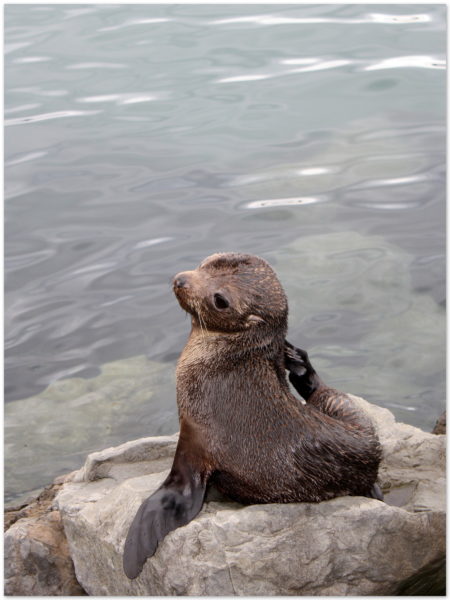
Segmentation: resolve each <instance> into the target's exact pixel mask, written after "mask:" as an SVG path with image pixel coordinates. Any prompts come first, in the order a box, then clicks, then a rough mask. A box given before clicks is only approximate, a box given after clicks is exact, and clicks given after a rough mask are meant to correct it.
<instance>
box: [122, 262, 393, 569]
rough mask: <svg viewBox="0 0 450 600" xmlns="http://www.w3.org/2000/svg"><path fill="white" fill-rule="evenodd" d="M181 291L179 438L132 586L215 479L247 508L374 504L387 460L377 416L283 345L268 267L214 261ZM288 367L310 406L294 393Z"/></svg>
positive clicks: (129, 546)
mask: <svg viewBox="0 0 450 600" xmlns="http://www.w3.org/2000/svg"><path fill="white" fill-rule="evenodd" d="M173 288H174V292H175V295H176V297H177V299H178V301H179V303H180V305H181V307H182V308H183V309H184V310H186V311H187V312H188V313H189V314H190V315H191V320H192V329H191V333H190V335H189V339H188V342H187V344H186V346H185V348H184V349H183V351H182V354H181V356H180V359H179V362H178V366H177V404H178V412H179V419H180V437H179V440H178V445H177V449H176V453H175V457H174V462H173V465H172V469H171V471H170V473H169V475H168V477H167V479H166V480H165V481H164V483H163V484H162V485H161V487H160V488H159V489H158V490H157V491H156V492H155V493H154V494H153V495H151V496H150V497H149V498H147V500H145V501H144V502H143V503H142V505H141V506H140V508H139V510H138V511H137V513H136V516H135V517H134V520H133V522H132V524H131V526H130V529H129V531H128V535H127V538H126V541H125V547H124V557H123V566H124V571H125V573H126V575H127V576H128V577H129V578H130V579H134V578H135V577H137V576H138V575H139V573H140V572H141V570H142V567H143V565H144V563H145V561H146V559H147V558H148V557H150V556H152V555H153V554H154V552H155V551H156V548H157V545H158V543H159V542H160V541H161V540H162V539H163V538H164V537H165V536H166V535H167V534H168V533H169V532H170V531H172V530H173V529H175V528H177V527H180V526H181V525H185V524H187V523H188V522H189V521H191V520H192V519H193V518H194V517H195V516H196V515H197V514H198V512H199V511H200V509H201V506H202V504H203V499H204V496H205V492H206V488H207V485H208V484H209V483H214V484H215V485H216V486H217V487H218V488H219V490H220V491H222V492H223V493H225V494H226V495H227V496H229V497H231V498H233V499H235V500H237V501H239V502H243V503H267V502H319V501H321V500H326V499H329V498H334V497H336V496H344V495H362V496H373V495H374V492H373V487H374V484H375V480H376V478H377V472H378V465H379V462H380V458H381V449H380V445H379V442H378V439H377V437H376V435H375V432H374V429H373V427H372V425H371V424H370V422H369V421H368V419H367V418H366V417H364V416H362V415H361V414H360V413H359V411H358V410H357V409H356V408H355V407H354V406H352V403H351V400H350V398H348V397H347V396H345V395H343V394H339V393H338V392H336V393H334V391H332V392H331V393H330V392H329V391H328V390H330V388H326V386H324V385H323V384H322V383H321V380H320V379H319V378H318V376H317V374H316V373H315V371H314V369H313V368H312V366H311V365H310V363H309V360H308V359H307V357H306V359H305V356H303V355H302V354H301V353H302V352H303V351H301V350H299V349H296V348H294V347H293V346H292V345H290V344H288V343H286V344H285V336H286V331H287V316H288V305H287V299H286V295H285V293H284V290H283V288H282V286H281V284H280V282H279V280H278V278H277V276H276V275H275V273H274V271H273V270H272V268H271V267H270V265H269V264H268V263H267V262H266V261H265V260H263V259H262V258H259V257H256V256H252V255H249V254H238V253H223V254H213V255H212V256H210V257H208V258H206V259H205V260H204V261H203V262H202V263H201V264H200V266H199V267H197V268H196V269H195V270H193V271H186V272H183V273H179V274H178V275H176V276H175V278H174V281H173ZM286 366H287V367H288V368H289V369H290V371H291V375H290V376H291V378H292V380H293V384H294V386H295V387H296V388H297V389H298V390H300V393H301V394H302V395H303V394H304V395H305V396H306V398H305V400H307V403H306V404H305V405H303V404H302V403H301V402H300V400H299V399H297V398H295V397H294V396H293V395H292V394H291V392H290V390H289V385H288V382H287V379H286V370H285V369H286Z"/></svg>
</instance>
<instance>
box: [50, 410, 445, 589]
mask: <svg viewBox="0 0 450 600" xmlns="http://www.w3.org/2000/svg"><path fill="white" fill-rule="evenodd" d="M355 401H356V402H358V403H359V404H361V406H363V407H364V409H365V410H367V412H368V413H369V414H370V415H371V417H372V418H373V420H374V422H375V424H376V426H377V429H378V431H379V435H380V440H381V443H382V445H383V448H384V459H383V462H382V465H381V469H380V482H381V484H382V487H383V489H384V491H385V493H386V503H382V502H379V501H377V500H372V499H368V498H361V497H343V498H336V499H333V500H330V501H327V502H321V503H319V504H309V503H297V504H267V505H252V506H245V507H244V506H242V505H240V504H237V503H233V502H230V501H223V500H222V501H217V500H215V499H213V498H212V497H210V496H209V497H208V498H207V501H206V502H205V504H204V506H203V509H202V511H201V512H200V514H199V515H198V516H197V517H196V518H195V519H194V520H193V521H191V523H189V524H188V525H187V526H185V527H181V528H179V529H177V530H175V531H173V532H171V533H170V534H169V535H168V536H167V537H166V538H165V539H164V541H163V542H162V544H161V545H160V547H159V548H158V550H157V552H156V554H155V555H154V556H153V557H152V558H151V559H150V560H148V561H147V563H146V565H145V566H144V569H143V571H142V573H141V575H140V576H139V577H138V578H137V579H136V580H134V581H130V580H128V579H127V578H126V577H125V575H124V573H123V570H122V550H123V544H124V540H125V536H126V533H127V530H128V527H129V525H130V522H131V520H132V518H133V516H134V514H135V512H136V510H137V508H138V507H139V505H140V503H141V501H142V500H143V499H144V498H146V497H147V496H148V495H149V494H151V493H152V492H153V491H154V490H155V489H156V488H157V487H158V486H159V485H160V483H161V482H162V481H163V479H164V478H165V477H166V475H167V469H168V468H169V467H170V464H171V461H172V457H173V453H174V449H175V444H176V436H172V437H166V438H144V439H142V440H136V441H134V442H129V443H127V444H123V445H122V446H119V447H117V448H110V449H108V450H105V451H103V452H98V453H95V454H92V455H90V456H89V457H88V460H87V461H86V464H85V466H84V467H83V469H82V470H81V471H79V472H78V473H76V474H75V475H74V476H73V477H72V481H71V482H68V483H65V485H64V486H63V487H62V489H61V491H60V492H59V494H58V496H57V498H56V505H57V507H58V508H59V510H60V511H61V514H62V518H63V523H64V528H65V532H66V535H67V538H68V542H69V547H70V553H71V556H72V558H73V561H74V564H75V571H76V575H77V578H78V581H79V582H80V583H81V584H82V586H83V588H84V589H85V590H86V591H87V592H88V593H89V594H90V595H97V596H102V595H214V596H216V595H226V596H234V595H322V596H323V595H338V596H343V595H389V594H395V593H396V591H397V590H399V589H401V586H402V585H403V588H402V589H407V588H405V586H408V585H409V584H408V582H409V581H413V582H414V585H415V586H416V588H417V585H418V584H417V581H416V580H417V577H421V578H422V579H423V578H425V579H426V577H427V575H426V573H427V568H429V570H430V572H432V573H433V577H434V578H436V568H437V567H436V564H437V565H441V563H442V559H443V556H444V553H445V466H444V464H445V456H444V453H445V438H444V437H443V436H435V435H432V434H430V433H425V432H423V431H421V430H419V429H416V428H415V427H412V426H410V425H404V424H402V423H396V422H395V419H394V417H393V415H392V413H390V412H389V411H388V410H386V409H383V408H380V407H377V406H374V405H370V404H368V403H367V402H365V401H364V400H362V399H360V398H355ZM439 570H440V572H442V567H441V566H439ZM422 573H425V575H421V574H422ZM418 574H419V575H418ZM427 584H428V583H427V581H422V580H421V581H420V582H419V588H420V589H421V590H423V589H426V586H427ZM416 588H414V589H416Z"/></svg>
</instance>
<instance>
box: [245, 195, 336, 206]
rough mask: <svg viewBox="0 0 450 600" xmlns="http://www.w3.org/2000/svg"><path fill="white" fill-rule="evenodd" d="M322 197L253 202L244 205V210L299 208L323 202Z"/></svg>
mask: <svg viewBox="0 0 450 600" xmlns="http://www.w3.org/2000/svg"><path fill="white" fill-rule="evenodd" d="M324 201H325V198H324V197H320V198H319V197H315V198H314V197H308V196H305V197H303V198H302V197H297V198H272V199H266V200H254V201H253V202H247V203H246V204H244V208H251V209H252V208H269V207H280V206H300V205H305V204H318V203H319V202H324Z"/></svg>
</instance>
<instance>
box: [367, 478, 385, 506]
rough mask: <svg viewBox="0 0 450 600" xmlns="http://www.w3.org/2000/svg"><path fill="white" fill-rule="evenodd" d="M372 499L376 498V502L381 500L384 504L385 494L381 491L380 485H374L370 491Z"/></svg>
mask: <svg viewBox="0 0 450 600" xmlns="http://www.w3.org/2000/svg"><path fill="white" fill-rule="evenodd" d="M369 497H370V498H375V500H381V502H384V494H383V492H382V491H381V488H380V486H379V485H378V483H374V484H373V486H372V489H371V490H370V496H369Z"/></svg>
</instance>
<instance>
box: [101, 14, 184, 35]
mask: <svg viewBox="0 0 450 600" xmlns="http://www.w3.org/2000/svg"><path fill="white" fill-rule="evenodd" d="M171 20H172V19H168V18H165V17H161V18H154V19H130V20H127V21H124V22H123V23H120V25H111V26H110V27H102V28H101V29H98V30H97V31H99V32H100V31H102V32H103V31H117V30H118V29H123V28H125V27H133V26H135V25H154V24H157V23H168V22H169V21H171Z"/></svg>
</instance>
